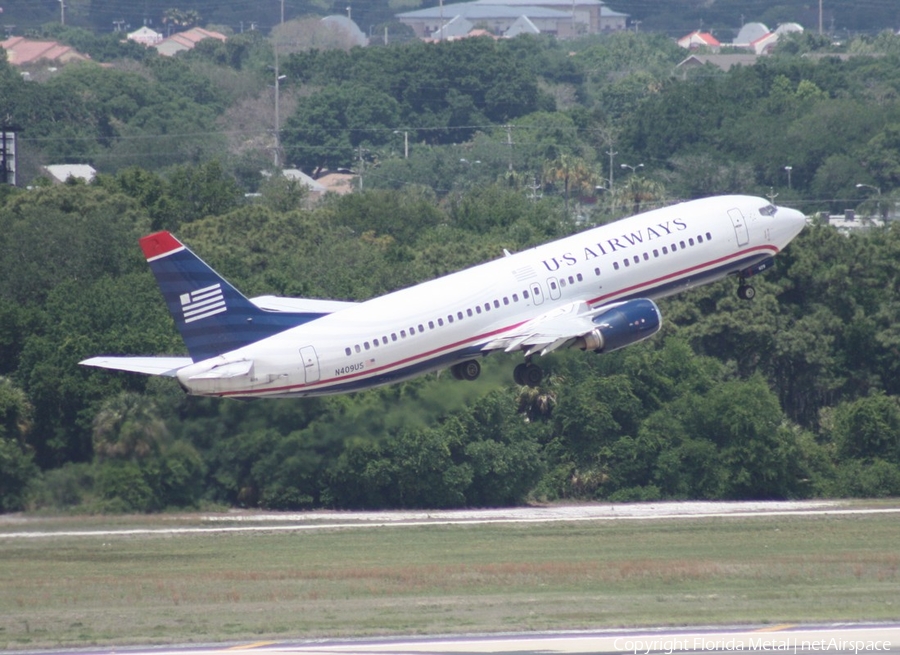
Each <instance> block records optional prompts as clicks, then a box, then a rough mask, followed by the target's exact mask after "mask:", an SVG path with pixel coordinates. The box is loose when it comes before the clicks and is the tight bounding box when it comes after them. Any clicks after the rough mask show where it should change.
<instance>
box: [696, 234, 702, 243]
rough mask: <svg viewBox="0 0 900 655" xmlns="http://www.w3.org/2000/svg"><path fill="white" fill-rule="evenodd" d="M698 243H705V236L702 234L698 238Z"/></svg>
mask: <svg viewBox="0 0 900 655" xmlns="http://www.w3.org/2000/svg"><path fill="white" fill-rule="evenodd" d="M697 243H703V235H702V234H701V235H699V236H698V237H697Z"/></svg>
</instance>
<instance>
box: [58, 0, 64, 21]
mask: <svg viewBox="0 0 900 655" xmlns="http://www.w3.org/2000/svg"><path fill="white" fill-rule="evenodd" d="M59 24H60V25H65V24H66V0H59Z"/></svg>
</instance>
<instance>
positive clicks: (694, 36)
mask: <svg viewBox="0 0 900 655" xmlns="http://www.w3.org/2000/svg"><path fill="white" fill-rule="evenodd" d="M678 45H680V46H681V47H682V48H685V49H686V50H696V49H697V48H709V49H710V50H712V51H713V52H718V51H719V48H721V47H722V44H721V43H719V40H718V39H717V38H716V37H714V36H713V35H712V34H710V33H709V32H700V31H697V32H691V33H690V34H688V35H687V36H683V37H681V38H680V39H678Z"/></svg>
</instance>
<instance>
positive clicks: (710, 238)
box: [706, 232, 712, 241]
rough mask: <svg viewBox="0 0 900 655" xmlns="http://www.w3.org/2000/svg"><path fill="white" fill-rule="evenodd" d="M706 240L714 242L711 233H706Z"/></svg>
mask: <svg viewBox="0 0 900 655" xmlns="http://www.w3.org/2000/svg"><path fill="white" fill-rule="evenodd" d="M706 240H707V241H712V235H711V234H710V233H709V232H707V233H706Z"/></svg>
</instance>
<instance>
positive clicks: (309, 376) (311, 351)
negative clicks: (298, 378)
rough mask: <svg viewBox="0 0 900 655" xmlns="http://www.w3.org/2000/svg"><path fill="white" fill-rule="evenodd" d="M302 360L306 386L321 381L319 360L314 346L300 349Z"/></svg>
mask: <svg viewBox="0 0 900 655" xmlns="http://www.w3.org/2000/svg"><path fill="white" fill-rule="evenodd" d="M300 358H301V359H302V360H303V374H304V376H305V377H306V384H312V383H313V382H318V381H319V358H318V356H316V349H315V348H313V347H312V346H304V347H303V348H301V349H300Z"/></svg>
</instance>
